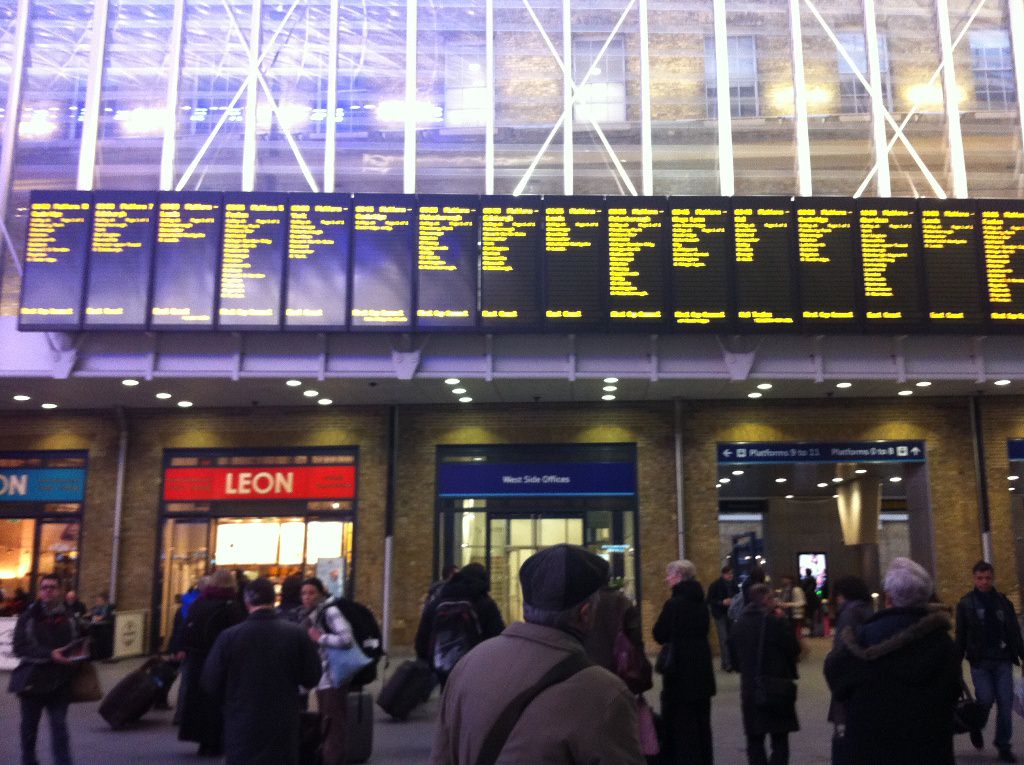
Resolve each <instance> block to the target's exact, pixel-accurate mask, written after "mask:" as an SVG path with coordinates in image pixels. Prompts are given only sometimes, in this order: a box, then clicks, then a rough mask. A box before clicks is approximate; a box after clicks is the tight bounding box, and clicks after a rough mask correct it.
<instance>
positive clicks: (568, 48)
mask: <svg viewBox="0 0 1024 765" xmlns="http://www.w3.org/2000/svg"><path fill="white" fill-rule="evenodd" d="M562 63H563V64H564V66H563V67H562V191H563V193H565V194H572V193H573V178H574V173H573V153H574V151H573V137H574V135H573V128H574V127H575V120H574V119H573V114H572V113H573V104H574V103H575V100H576V99H575V96H574V91H575V88H574V86H573V81H572V8H571V3H570V0H562Z"/></svg>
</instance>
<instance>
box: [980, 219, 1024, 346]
mask: <svg viewBox="0 0 1024 765" xmlns="http://www.w3.org/2000/svg"><path fill="white" fill-rule="evenodd" d="M977 204H978V212H979V214H980V217H981V241H982V251H983V253H984V256H985V257H984V268H985V284H986V298H987V312H988V318H989V322H990V326H992V327H1021V326H1024V202H1021V201H1016V200H998V201H994V202H993V201H989V200H984V199H983V200H980V201H979V202H978V203H977Z"/></svg>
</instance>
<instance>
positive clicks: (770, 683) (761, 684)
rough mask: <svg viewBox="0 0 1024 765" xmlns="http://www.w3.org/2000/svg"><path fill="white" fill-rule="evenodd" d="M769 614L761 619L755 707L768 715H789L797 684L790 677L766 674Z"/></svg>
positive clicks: (755, 676)
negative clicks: (766, 642)
mask: <svg viewBox="0 0 1024 765" xmlns="http://www.w3.org/2000/svg"><path fill="white" fill-rule="evenodd" d="M767 626H768V614H765V615H764V617H763V618H762V619H761V634H760V637H759V638H758V641H757V664H756V665H755V670H754V672H755V675H754V706H755V707H757V708H758V709H759V710H760V711H762V712H767V713H768V714H788V713H789V712H791V711H792V709H793V704H795V703H796V683H794V682H793V680H792V679H790V678H788V677H775V676H772V675H766V674H765V673H764V633H765V628H766V627H767Z"/></svg>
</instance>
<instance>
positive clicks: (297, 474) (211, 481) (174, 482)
mask: <svg viewBox="0 0 1024 765" xmlns="http://www.w3.org/2000/svg"><path fill="white" fill-rule="evenodd" d="M355 493H356V469H355V466H354V465H312V466H311V465H281V466H266V465H260V466H246V467H171V468H167V469H166V470H165V471H164V493H163V498H164V501H165V502H193V501H220V502H225V501H227V502H230V501H233V500H245V501H253V500H256V501H259V500H292V499H295V500H304V499H352V498H354V497H355Z"/></svg>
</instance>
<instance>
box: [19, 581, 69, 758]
mask: <svg viewBox="0 0 1024 765" xmlns="http://www.w3.org/2000/svg"><path fill="white" fill-rule="evenodd" d="M38 590H39V593H38V596H37V598H36V600H35V601H33V602H32V604H31V605H30V606H29V607H28V608H27V609H26V610H25V611H24V613H22V614H21V616H19V617H18V623H17V625H16V626H15V628H14V646H13V648H14V655H15V656H18V657H20V658H21V663H20V664H18V666H17V668H16V669H15V670H14V671H13V672H12V673H11V682H10V686H9V687H8V690H9V691H10V692H11V693H17V694H18V698H19V699H20V701H21V760H22V763H23V765H36V763H38V760H37V759H36V738H37V735H38V732H39V720H40V719H41V718H42V716H43V710H44V709H45V710H46V712H47V714H48V715H49V718H50V739H51V743H52V745H53V761H54V763H56V765H71V745H70V741H69V739H68V726H67V715H68V705H69V704H70V703H71V674H72V669H71V664H72V662H71V660H70V659H69V658H68V657H67V656H66V655H65V654H64V653H63V651H62V649H63V648H65V647H66V646H67V645H68V644H69V643H70V642H71V641H72V640H75V639H76V638H77V637H78V627H77V625H76V623H75V620H74V618H72V615H71V614H69V613H68V611H67V609H66V608H65V605H64V593H63V591H62V587H61V583H60V579H59V578H58V577H57V575H56V574H44V575H43V576H42V577H40V579H39V584H38Z"/></svg>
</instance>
